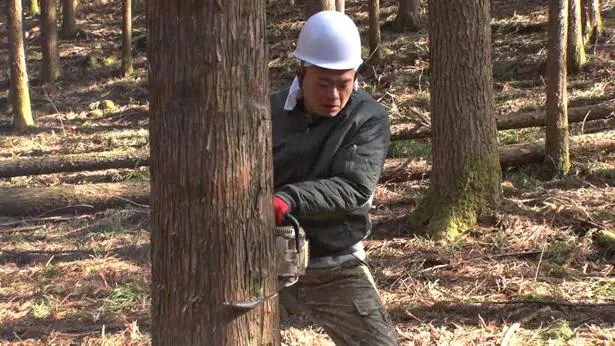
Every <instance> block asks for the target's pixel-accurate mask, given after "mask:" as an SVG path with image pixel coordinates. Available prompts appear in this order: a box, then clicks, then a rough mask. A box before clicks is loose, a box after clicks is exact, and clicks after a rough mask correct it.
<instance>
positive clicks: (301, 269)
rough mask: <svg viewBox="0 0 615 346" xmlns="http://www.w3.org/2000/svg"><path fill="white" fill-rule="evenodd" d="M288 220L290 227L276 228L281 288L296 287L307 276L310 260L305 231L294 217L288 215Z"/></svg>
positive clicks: (276, 247)
mask: <svg viewBox="0 0 615 346" xmlns="http://www.w3.org/2000/svg"><path fill="white" fill-rule="evenodd" d="M286 220H287V221H288V223H289V225H281V226H276V228H275V251H276V258H277V263H276V268H277V274H278V282H279V284H280V286H281V287H289V286H292V285H294V284H295V283H296V282H297V281H298V280H299V277H300V276H301V275H303V274H305V270H306V268H307V265H308V259H309V242H308V240H307V238H306V235H305V231H304V230H303V228H301V226H300V225H299V222H298V221H297V219H295V218H294V217H293V216H292V215H287V217H286Z"/></svg>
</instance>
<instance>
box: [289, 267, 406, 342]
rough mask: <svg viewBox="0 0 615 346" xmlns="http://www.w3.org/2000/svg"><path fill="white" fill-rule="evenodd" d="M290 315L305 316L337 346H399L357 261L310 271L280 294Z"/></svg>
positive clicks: (369, 277)
mask: <svg viewBox="0 0 615 346" xmlns="http://www.w3.org/2000/svg"><path fill="white" fill-rule="evenodd" d="M280 305H281V308H282V309H284V310H285V311H282V316H283V315H284V312H286V313H289V314H296V313H308V314H310V315H311V317H313V318H314V320H315V321H316V322H317V323H318V324H319V325H320V326H322V327H323V329H324V330H325V331H326V332H327V334H328V335H329V336H330V337H331V339H333V341H334V342H335V344H336V345H338V346H342V345H353V346H355V345H357V346H358V345H369V346H380V345H385V346H388V345H398V343H397V335H396V332H395V329H394V326H393V323H392V322H391V319H390V318H389V315H388V313H387V311H386V310H385V308H384V306H383V304H382V300H381V299H380V296H379V295H378V291H377V289H376V285H375V284H374V279H373V278H372V275H371V273H370V271H369V268H368V267H367V266H366V265H365V264H364V263H363V262H361V261H359V260H351V261H348V262H346V263H344V264H342V265H341V266H339V267H335V268H328V269H310V268H308V270H307V272H306V274H305V275H304V276H302V277H301V278H300V279H299V282H297V283H296V284H295V285H293V286H291V287H288V288H285V289H283V290H282V291H281V292H280Z"/></svg>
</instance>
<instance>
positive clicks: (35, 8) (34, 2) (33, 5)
mask: <svg viewBox="0 0 615 346" xmlns="http://www.w3.org/2000/svg"><path fill="white" fill-rule="evenodd" d="M30 13H32V14H34V15H38V14H40V13H41V8H40V6H39V5H38V0H30Z"/></svg>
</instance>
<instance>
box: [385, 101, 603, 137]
mask: <svg viewBox="0 0 615 346" xmlns="http://www.w3.org/2000/svg"><path fill="white" fill-rule="evenodd" d="M614 112H615V108H614V107H613V105H612V104H609V103H605V104H598V105H591V106H582V107H574V108H568V122H569V123H580V122H585V121H592V120H598V119H604V118H607V117H609V116H611V115H613V114H615V113H614ZM496 122H497V128H498V130H511V129H523V128H526V127H538V126H545V125H546V124H547V121H546V116H545V112H544V111H536V112H513V113H510V114H508V115H505V116H501V117H497V118H496ZM430 136H431V129H430V128H429V127H427V126H423V125H417V124H399V125H393V126H392V127H391V140H392V141H396V140H408V139H418V138H427V137H430Z"/></svg>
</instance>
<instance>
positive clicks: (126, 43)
mask: <svg viewBox="0 0 615 346" xmlns="http://www.w3.org/2000/svg"><path fill="white" fill-rule="evenodd" d="M130 74H132V1H131V0H123V1H122V75H123V76H128V75H130Z"/></svg>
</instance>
